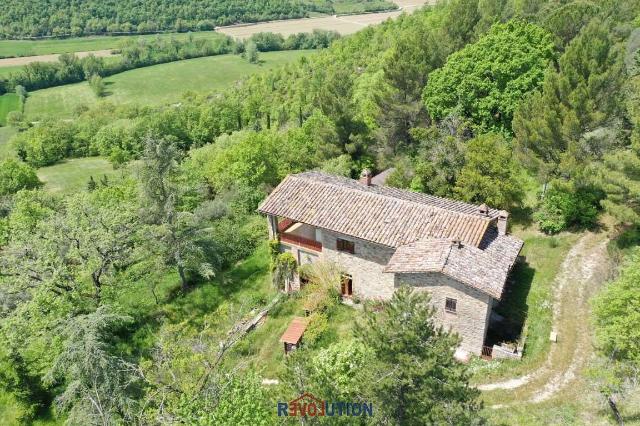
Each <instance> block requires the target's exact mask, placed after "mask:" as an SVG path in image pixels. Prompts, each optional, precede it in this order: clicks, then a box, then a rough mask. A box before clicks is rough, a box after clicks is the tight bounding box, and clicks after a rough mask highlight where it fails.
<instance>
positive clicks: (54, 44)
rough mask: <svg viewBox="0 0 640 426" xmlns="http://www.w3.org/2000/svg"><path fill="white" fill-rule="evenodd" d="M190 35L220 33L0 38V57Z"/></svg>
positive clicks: (47, 53)
mask: <svg viewBox="0 0 640 426" xmlns="http://www.w3.org/2000/svg"><path fill="white" fill-rule="evenodd" d="M190 35H192V36H193V37H195V38H216V37H220V33H217V32H215V31H201V32H193V33H167V34H149V35H142V36H140V35H136V36H113V37H111V36H99V37H79V38H67V39H51V40H0V58H10V57H15V56H34V55H49V54H52V53H70V52H86V51H90V50H106V49H114V48H116V47H118V45H119V43H120V42H121V41H122V40H126V39H130V38H134V39H145V38H146V39H149V38H156V37H160V38H171V37H173V38H175V39H178V40H180V39H185V38H187V37H189V36H190Z"/></svg>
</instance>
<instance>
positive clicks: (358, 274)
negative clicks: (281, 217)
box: [281, 229, 493, 355]
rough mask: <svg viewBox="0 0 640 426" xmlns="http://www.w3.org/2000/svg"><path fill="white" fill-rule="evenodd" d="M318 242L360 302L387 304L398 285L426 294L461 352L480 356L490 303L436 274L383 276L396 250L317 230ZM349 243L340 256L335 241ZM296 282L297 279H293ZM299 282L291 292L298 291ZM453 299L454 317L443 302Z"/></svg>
mask: <svg viewBox="0 0 640 426" xmlns="http://www.w3.org/2000/svg"><path fill="white" fill-rule="evenodd" d="M317 238H318V240H319V241H320V242H321V243H322V254H321V255H320V256H319V258H321V259H322V260H325V261H329V262H333V263H336V264H338V265H340V267H341V268H342V269H343V270H344V272H345V273H346V274H349V275H351V277H352V278H353V292H354V294H355V295H356V296H358V297H361V298H363V299H378V300H387V299H390V298H391V296H393V292H394V290H395V289H396V288H398V287H400V286H401V285H408V286H410V287H414V288H416V289H418V290H422V291H428V292H429V294H430V295H431V303H432V305H433V306H434V308H435V309H436V312H435V319H436V321H437V323H438V324H439V325H442V326H443V327H444V328H445V329H448V330H452V331H454V332H456V333H458V335H460V337H461V338H462V340H463V341H462V344H461V345H460V348H461V349H462V350H465V351H468V352H470V353H473V354H477V355H480V354H481V352H482V346H483V344H484V339H485V336H486V332H487V327H488V324H489V316H490V315H491V306H492V303H493V299H492V298H491V297H490V296H488V295H485V294H484V293H481V292H479V291H477V290H475V289H472V288H470V287H468V286H466V285H464V284H462V283H460V282H458V281H456V280H454V279H452V278H449V277H447V276H444V275H442V274H438V273H430V274H427V273H424V274H388V273H384V272H383V270H384V268H385V266H386V265H387V264H388V263H389V260H390V259H391V256H393V253H394V252H395V250H394V249H393V248H391V247H386V246H382V245H379V244H375V243H371V242H368V241H364V240H360V239H357V238H353V237H348V236H345V235H342V234H338V233H335V232H332V231H329V230H326V229H322V230H319V232H318V233H317ZM338 238H341V239H344V240H348V241H352V242H353V243H354V251H355V253H354V254H351V253H344V252H339V251H338V250H337V239H338ZM281 249H282V250H283V251H288V252H291V253H292V254H293V255H294V257H295V258H296V259H297V260H298V262H299V263H300V264H305V263H308V262H309V261H314V260H315V257H311V256H309V254H310V253H305V252H304V251H303V249H301V248H298V247H296V246H295V245H289V244H282V247H281ZM296 278H297V277H296ZM299 286H300V284H299V281H298V280H297V279H296V282H295V283H294V284H293V289H294V290H297V289H299ZM447 297H448V298H452V299H456V301H457V306H456V313H450V312H446V311H445V300H446V298H447Z"/></svg>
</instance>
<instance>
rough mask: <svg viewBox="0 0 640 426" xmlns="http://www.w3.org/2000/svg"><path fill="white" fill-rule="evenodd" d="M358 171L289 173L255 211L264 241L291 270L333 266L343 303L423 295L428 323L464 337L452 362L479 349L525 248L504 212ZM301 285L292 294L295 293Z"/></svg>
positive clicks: (480, 349) (477, 353) (296, 284)
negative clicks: (265, 230) (406, 290)
mask: <svg viewBox="0 0 640 426" xmlns="http://www.w3.org/2000/svg"><path fill="white" fill-rule="evenodd" d="M383 180H384V179H377V177H376V178H372V176H371V173H370V172H368V171H365V172H363V176H362V178H361V179H360V181H356V180H352V179H348V178H344V177H337V176H332V175H328V174H325V173H321V172H305V173H300V174H296V175H290V176H287V177H286V178H285V179H284V180H283V181H282V182H281V183H280V185H278V186H277V187H276V188H275V189H274V190H273V192H272V193H271V194H270V195H269V196H268V197H267V199H266V200H265V201H264V202H263V203H262V204H261V206H260V207H259V211H260V212H262V213H263V214H265V215H267V218H268V223H269V234H270V237H271V238H279V240H280V243H281V250H282V251H288V252H291V253H292V254H293V256H294V257H295V258H296V260H297V261H298V264H299V265H304V264H306V263H310V262H314V261H318V260H320V259H322V260H323V261H329V262H333V263H335V264H337V265H339V267H340V269H341V270H343V271H344V275H343V281H342V285H341V292H342V295H343V296H344V297H352V296H353V295H356V296H357V297H359V298H362V299H389V298H390V297H391V296H392V295H393V292H394V290H395V289H396V288H398V287H399V286H402V285H409V286H411V287H413V288H414V289H418V290H420V291H428V292H429V293H430V295H431V303H432V304H433V306H434V307H435V310H436V314H435V315H436V321H437V322H438V323H439V324H441V325H442V326H443V327H445V328H448V329H450V330H452V331H455V332H457V333H458V334H459V335H460V337H461V338H462V344H461V346H460V348H459V350H458V354H457V355H458V356H459V357H466V356H468V354H476V355H480V354H481V352H482V348H483V345H484V343H485V338H486V335H487V329H488V325H489V320H490V316H491V311H492V307H493V306H494V305H495V304H496V303H497V302H498V301H500V299H501V298H502V296H503V293H504V289H505V285H506V283H507V278H508V275H509V273H510V271H511V269H512V267H513V265H514V263H515V262H516V260H517V258H518V255H519V253H520V250H521V249H522V245H523V242H522V241H521V240H519V239H517V238H515V237H513V236H511V235H508V233H507V220H508V213H507V212H505V211H499V210H495V209H491V208H488V207H487V206H486V205H482V206H476V205H472V204H467V203H462V202H459V201H453V200H448V199H445V198H439V197H435V196H431V195H426V194H419V193H415V192H410V191H404V190H400V189H396V188H391V187H386V186H383V185H381V184H380V182H382V181H383ZM299 285H300V283H299V279H298V280H296V283H294V284H293V287H294V288H292V289H291V290H296V289H299Z"/></svg>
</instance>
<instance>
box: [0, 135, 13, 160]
mask: <svg viewBox="0 0 640 426" xmlns="http://www.w3.org/2000/svg"><path fill="white" fill-rule="evenodd" d="M15 134H16V130H15V129H12V128H10V127H0V161H2V160H4V159H5V158H8V157H13V151H12V150H11V147H10V146H9V139H11V137H12V136H13V135H15Z"/></svg>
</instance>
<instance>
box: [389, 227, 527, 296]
mask: <svg viewBox="0 0 640 426" xmlns="http://www.w3.org/2000/svg"><path fill="white" fill-rule="evenodd" d="M487 234H488V236H487V237H486V238H485V239H483V244H484V247H483V248H482V249H481V248H477V247H473V246H470V245H465V244H457V243H454V242H452V241H449V240H444V239H432V238H426V239H424V240H420V241H416V242H414V243H411V244H407V245H405V246H402V247H399V248H398V249H397V250H396V252H395V253H394V255H393V256H392V257H391V260H390V261H389V263H388V265H387V267H386V268H385V270H384V271H385V272H391V273H425V272H439V273H442V274H444V275H447V276H449V277H451V278H453V279H455V280H457V281H460V282H461V283H463V284H466V285H468V286H469V287H472V288H475V289H476V290H479V291H481V292H483V293H485V294H488V295H489V296H491V297H493V298H495V299H498V300H500V299H501V298H502V293H503V291H504V286H505V283H506V281H507V277H508V275H509V272H510V271H511V268H512V267H513V264H514V263H515V261H516V259H517V258H518V254H519V253H520V250H521V249H522V245H523V242H522V241H521V240H519V239H517V238H515V237H512V236H510V235H498V232H497V230H496V229H495V227H493V228H492V229H491V230H489V231H488V232H487Z"/></svg>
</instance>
